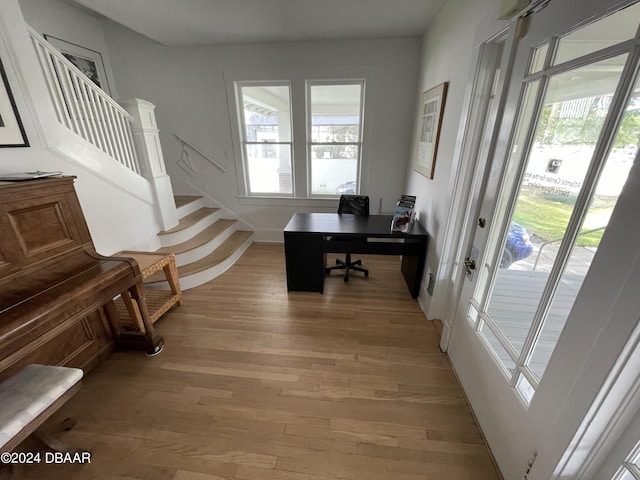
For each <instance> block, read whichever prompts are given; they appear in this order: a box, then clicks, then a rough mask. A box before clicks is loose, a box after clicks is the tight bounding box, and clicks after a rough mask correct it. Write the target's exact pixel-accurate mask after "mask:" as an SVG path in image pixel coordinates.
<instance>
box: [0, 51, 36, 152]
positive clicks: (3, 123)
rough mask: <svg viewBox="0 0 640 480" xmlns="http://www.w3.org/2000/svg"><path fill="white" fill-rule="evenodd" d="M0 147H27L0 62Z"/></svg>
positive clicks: (22, 128)
mask: <svg viewBox="0 0 640 480" xmlns="http://www.w3.org/2000/svg"><path fill="white" fill-rule="evenodd" d="M0 76H1V77H2V79H1V80H0V147H28V146H29V142H28V140H27V135H26V133H25V131H24V127H23V126H22V121H21V120H20V115H19V114H18V109H17V108H16V102H15V101H14V99H13V94H12V93H11V87H10V86H9V80H8V79H7V74H6V72H5V70H4V66H3V65H2V61H0Z"/></svg>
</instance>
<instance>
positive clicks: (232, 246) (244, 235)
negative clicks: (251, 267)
mask: <svg viewBox="0 0 640 480" xmlns="http://www.w3.org/2000/svg"><path fill="white" fill-rule="evenodd" d="M252 234H253V232H250V231H246V230H236V231H235V232H233V234H232V235H231V236H230V237H229V238H228V239H227V240H225V241H224V242H223V243H222V244H221V245H220V246H219V247H218V248H216V249H215V250H214V251H213V252H211V253H210V254H209V255H207V256H206V257H203V258H201V259H200V260H198V261H197V262H193V263H189V264H187V265H183V266H181V267H178V276H179V277H180V278H182V277H186V276H188V275H193V274H194V273H198V272H201V271H203V270H206V269H208V268H211V267H214V266H216V265H218V264H219V263H221V262H223V261H224V260H226V259H227V258H229V257H230V256H231V255H232V254H233V252H235V251H236V250H237V249H238V248H239V247H240V246H241V245H242V244H243V243H244V242H245V241H246V240H247V239H248V238H249V237H251V235H252ZM161 281H164V275H163V273H162V272H158V273H157V274H154V275H152V276H150V277H149V278H148V279H147V280H146V282H145V283H153V282H161Z"/></svg>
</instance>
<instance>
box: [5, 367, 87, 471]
mask: <svg viewBox="0 0 640 480" xmlns="http://www.w3.org/2000/svg"><path fill="white" fill-rule="evenodd" d="M82 375H83V372H82V370H80V369H79V368H68V367H54V366H50V365H36V364H33V365H27V366H26V367H24V368H22V370H20V371H19V372H18V373H16V374H15V375H13V376H11V377H9V378H7V379H6V380H4V381H3V382H2V383H0V452H2V453H4V452H11V451H12V450H13V449H15V448H16V447H17V446H18V445H19V444H20V443H21V442H22V441H24V440H25V439H26V438H27V437H28V436H29V435H31V434H32V433H34V432H35V431H36V429H37V428H38V427H40V426H41V425H42V424H43V423H44V421H45V420H47V419H48V418H49V417H50V416H51V415H52V414H53V413H54V412H56V411H57V410H58V409H59V408H60V407H61V406H62V405H63V404H64V403H65V402H66V401H67V400H69V399H70V398H71V397H72V396H73V395H74V394H75V393H76V392H77V391H78V390H79V389H80V385H81V383H80V379H81V378H82ZM63 424H64V429H65V430H69V429H70V428H71V427H72V426H73V425H72V424H71V421H70V420H65V421H64V422H63ZM40 440H41V441H43V442H44V443H46V444H48V442H47V440H46V439H44V438H41V439H40ZM49 446H51V445H49ZM54 448H55V449H56V450H58V448H57V447H55V446H54ZM1 467H2V465H0V468H1ZM0 478H2V473H0Z"/></svg>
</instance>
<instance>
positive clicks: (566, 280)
mask: <svg viewBox="0 0 640 480" xmlns="http://www.w3.org/2000/svg"><path fill="white" fill-rule="evenodd" d="M605 7H606V5H602V6H601V7H599V9H600V11H599V12H598V14H597V15H594V16H593V17H590V18H592V20H590V21H587V20H586V19H587V18H589V15H588V14H587V12H586V11H585V12H581V11H580V8H581V7H580V2H575V1H571V2H565V3H564V4H562V2H561V3H557V2H551V3H550V4H548V6H547V8H546V9H544V10H542V11H539V12H536V13H534V14H533V15H531V17H530V18H529V22H530V24H529V30H528V34H527V35H526V36H525V37H524V38H523V39H521V40H520V41H519V43H518V46H517V48H516V53H515V56H514V64H513V69H512V75H511V82H510V85H509V91H508V96H507V100H506V109H505V115H504V118H503V121H502V124H501V125H499V126H498V128H497V130H496V136H497V142H496V145H497V146H496V148H495V154H494V156H493V160H492V163H491V165H490V167H489V169H488V171H487V172H486V176H485V178H486V180H485V183H484V186H483V191H484V196H483V198H482V199H481V201H480V202H479V204H478V207H477V209H476V210H475V211H476V212H477V219H476V220H477V222H476V225H477V227H476V229H475V232H474V234H473V237H472V241H471V242H470V246H469V249H468V251H467V258H466V261H465V269H466V279H465V281H464V285H463V288H462V293H461V296H460V299H459V303H458V313H457V320H456V322H464V323H466V325H467V328H468V329H470V330H471V331H473V332H474V334H475V337H472V336H470V335H469V336H468V337H467V338H475V340H473V342H476V343H478V342H479V343H480V344H481V345H482V347H483V348H484V349H485V350H486V351H487V352H489V354H490V357H491V359H492V363H493V365H492V366H488V367H477V366H476V365H472V364H471V363H470V359H471V357H473V361H476V362H477V359H478V358H479V357H480V356H481V355H482V353H480V350H477V347H476V346H475V345H474V344H472V343H467V344H466V346H465V347H463V345H465V344H464V341H463V340H461V339H460V335H462V334H460V333H459V332H458V333H456V331H455V330H454V337H453V340H452V348H451V349H450V355H452V357H455V358H460V359H461V360H456V359H455V358H454V365H455V364H456V362H466V364H462V363H458V365H456V368H457V369H458V370H460V371H461V372H462V373H461V377H462V383H463V386H464V387H465V390H467V393H468V395H469V397H470V399H471V402H472V405H473V404H474V403H475V405H474V410H475V411H476V414H477V415H478V417H479V420H480V423H481V426H483V430H485V433H486V434H487V437H488V440H489V443H490V446H491V448H492V450H493V451H494V455H496V458H497V460H498V463H499V464H500V466H501V468H503V474H504V475H505V477H509V476H510V475H519V476H518V477H517V478H521V477H522V468H520V467H519V466H518V462H519V463H520V464H522V463H523V461H524V463H525V464H526V461H529V462H530V463H533V462H535V461H536V455H535V453H534V451H535V449H534V448H533V445H535V443H536V441H539V440H540V438H537V439H536V438H534V437H535V435H536V434H538V435H539V436H540V437H542V436H543V432H536V426H535V425H533V423H532V422H535V419H532V418H531V417H530V416H529V417H528V414H527V411H528V406H529V404H530V403H531V402H532V400H533V399H534V396H535V394H536V390H537V389H538V388H539V386H540V382H541V379H542V377H543V376H544V374H545V371H546V369H547V367H548V366H549V364H550V362H551V358H552V355H553V352H554V349H555V347H556V344H557V343H558V340H559V338H560V335H561V333H562V331H563V328H564V326H565V323H566V322H567V319H568V318H569V315H570V312H571V309H572V307H573V305H574V302H575V300H576V297H577V295H578V292H579V290H580V287H581V285H582V283H583V281H584V278H585V277H586V275H587V274H588V272H589V268H590V265H591V262H592V259H593V258H594V256H595V255H596V253H597V252H598V247H599V245H600V240H601V239H602V237H603V235H605V234H606V230H607V225H608V222H609V218H610V217H611V215H612V213H613V211H614V209H615V208H616V204H617V200H618V197H619V195H620V193H621V191H622V190H623V188H624V185H625V181H626V179H627V176H628V173H629V170H630V169H631V167H632V165H633V164H634V161H635V160H636V157H637V153H638V145H639V143H640V84H639V82H638V70H639V68H640V67H639V59H640V41H639V37H638V27H639V24H640V3H634V2H625V3H623V2H618V3H617V8H610V9H609V10H603V9H604V8H605ZM586 8H587V7H586V6H585V9H586ZM595 9H596V10H597V9H598V7H597V6H596V7H595ZM581 14H584V18H581V17H580V15H581ZM592 15H593V13H592ZM456 329H458V326H456ZM456 335H458V337H459V339H458V342H457V347H456V338H455V337H456ZM466 347H471V350H472V352H471V353H469V352H462V349H463V348H466ZM456 348H457V349H458V350H456ZM466 349H467V350H470V349H469V348H466ZM465 357H466V358H465ZM491 369H493V370H495V371H497V372H498V373H499V374H494V373H492V371H491ZM483 376H486V378H483V381H482V382H480V381H479V380H478V377H483ZM474 377H475V378H474ZM500 379H501V380H500ZM465 383H467V385H465ZM500 383H502V384H503V386H500ZM494 386H495V387H496V388H493V387H494ZM487 389H489V390H490V391H491V394H488V393H487ZM514 397H517V398H518V401H514ZM558 401H559V402H561V401H562V398H558ZM492 403H494V404H497V405H500V408H499V409H497V408H496V407H495V405H492ZM501 416H502V418H501ZM483 422H486V423H485V425H483ZM517 450H520V451H521V453H522V455H527V456H528V458H521V459H517V458H515V457H516V455H515V454H514V453H515V452H516V451H517ZM519 468H520V469H519ZM512 469H513V470H512ZM513 478H516V477H515V476H514V477H513Z"/></svg>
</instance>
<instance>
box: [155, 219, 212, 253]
mask: <svg viewBox="0 0 640 480" xmlns="http://www.w3.org/2000/svg"><path fill="white" fill-rule="evenodd" d="M219 218H220V210H217V211H215V212H213V213H212V214H210V215H208V216H206V217H205V218H203V219H202V220H200V221H198V222H196V223H194V224H193V225H191V226H190V227H189V228H185V229H184V230H180V231H179V232H174V233H163V234H161V235H159V237H160V244H161V245H162V246H163V247H171V246H172V245H177V244H178V243H182V242H186V241H187V240H189V239H191V238H193V237H195V236H196V235H197V234H199V233H200V232H202V231H203V230H204V229H205V228H207V227H209V226H211V225H213V224H214V223H215V222H216V220H218V219H219Z"/></svg>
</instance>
